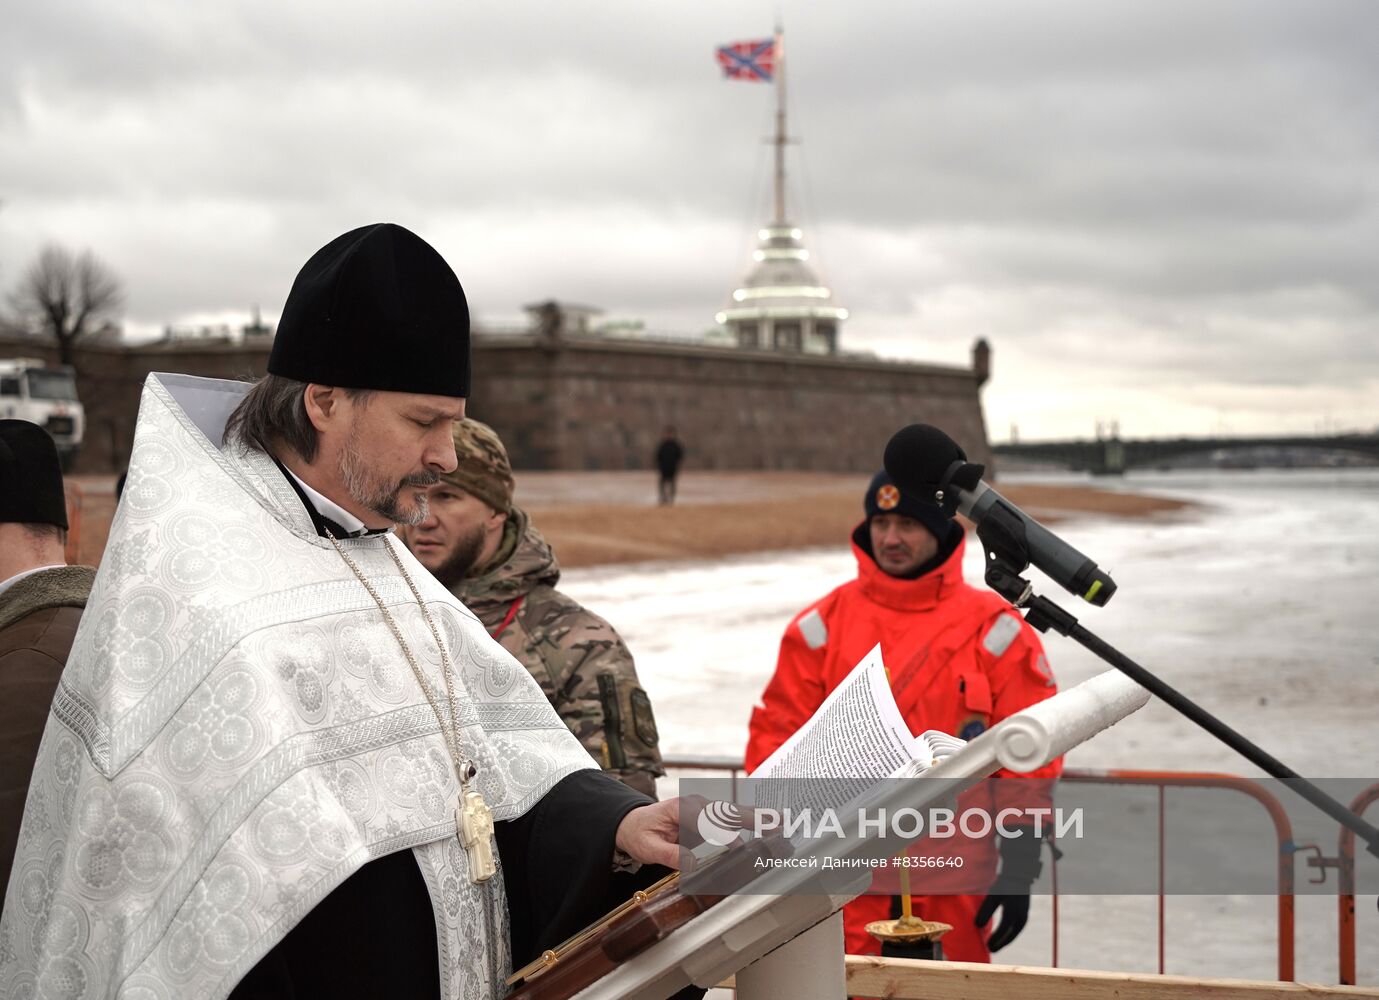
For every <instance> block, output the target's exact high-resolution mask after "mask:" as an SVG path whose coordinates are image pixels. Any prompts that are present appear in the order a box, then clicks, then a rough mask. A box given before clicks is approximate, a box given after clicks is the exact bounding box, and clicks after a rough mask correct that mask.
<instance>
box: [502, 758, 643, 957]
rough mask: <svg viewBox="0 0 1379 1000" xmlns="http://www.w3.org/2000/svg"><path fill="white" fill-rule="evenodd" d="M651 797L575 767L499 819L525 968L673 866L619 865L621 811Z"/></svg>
mask: <svg viewBox="0 0 1379 1000" xmlns="http://www.w3.org/2000/svg"><path fill="white" fill-rule="evenodd" d="M650 804H651V799H649V798H647V797H646V796H645V795H643V794H642V793H641V792H636V791H633V790H632V789H631V788H628V787H627V786H626V785H624V784H623V783H622V782H621V781H618V780H617V779H616V778H614V777H612V776H611V775H608V774H605V773H604V772H602V771H593V770H589V771H576V772H575V773H574V774H572V775H569V776H568V777H567V778H565V779H564V780H563V781H561V782H560V783H559V784H557V785H556V786H555V787H554V788H552V789H551V790H550V791H549V792H547V793H546V795H545V797H544V798H542V800H541V801H540V802H538V803H537V804H536V805H535V806H533V807H532V808H531V809H530V810H528V811H527V813H526V814H525V815H523V816H520V817H518V818H517V819H515V820H512V821H510V822H507V823H498V824H496V836H497V840H498V853H499V856H500V857H501V858H502V860H503V883H504V886H505V887H506V889H507V895H508V914H509V916H510V917H511V918H512V964H513V968H521V967H522V966H524V965H526V964H527V963H528V962H530V961H531V960H532V959H533V958H535V957H536V956H537V955H539V954H541V952H543V951H545V950H546V949H547V948H553V947H555V946H556V945H558V944H559V943H560V942H561V941H564V940H565V939H566V938H568V937H570V936H571V935H572V934H574V933H576V932H577V931H579V930H581V929H582V928H584V927H585V926H587V925H588V924H591V923H593V922H594V921H595V920H597V919H598V918H599V917H601V916H603V915H604V914H605V913H607V912H608V911H609V910H611V909H613V907H615V906H617V905H618V904H619V903H621V902H623V901H624V900H626V899H627V898H628V897H629V896H631V895H632V893H634V892H636V891H637V890H638V889H641V888H644V887H645V886H648V885H650V884H651V883H652V882H655V881H656V880H657V879H659V878H661V877H662V876H663V875H665V874H666V873H667V869H665V868H661V867H658V866H654V865H643V866H642V868H641V869H640V870H639V871H637V872H635V873H615V872H614V871H613V851H614V849H615V847H616V845H615V843H614V838H615V836H616V834H617V832H618V824H620V823H621V822H622V821H623V817H624V816H626V815H627V814H628V813H630V812H631V811H632V810H633V809H636V808H637V807H638V806H645V805H650Z"/></svg>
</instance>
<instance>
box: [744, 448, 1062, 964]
mask: <svg viewBox="0 0 1379 1000" xmlns="http://www.w3.org/2000/svg"><path fill="white" fill-rule="evenodd" d="M864 506H865V510H866V520H865V521H863V522H862V523H861V524H860V525H858V526H857V528H856V530H855V531H853V533H852V551H853V554H854V555H855V556H856V557H857V579H855V580H851V581H849V582H848V583H845V584H843V585H842V586H841V587H839V588H838V589H836V590H834V591H833V592H832V593H831V594H829V595H828V596H827V597H825V598H823V600H821V601H818V602H816V603H815V604H812V605H810V606H809V607H808V608H805V610H804V611H802V612H801V613H800V614H799V615H797V616H796V617H795V619H794V620H793V621H791V623H790V625H789V627H788V628H787V629H786V630H785V636H784V638H782V640H781V645H780V657H779V659H778V661H777V663H776V673H775V675H774V676H773V677H772V678H771V682H770V683H769V684H768V685H767V687H766V692H765V693H764V694H763V695H762V703H761V704H760V705H758V706H757V707H756V709H755V710H754V711H753V712H752V721H751V735H750V739H749V741H748V745H747V770H748V771H749V772H750V771H752V770H753V769H755V768H756V767H757V765H759V764H760V763H761V762H762V761H763V760H765V759H766V758H767V757H768V756H770V755H771V753H772V752H773V751H774V750H775V749H776V748H777V747H778V746H780V745H781V744H782V743H783V742H785V741H786V740H787V739H789V737H790V736H791V735H792V734H793V733H794V732H795V730H796V729H798V728H799V727H800V726H801V725H802V724H803V723H804V722H806V721H807V720H808V719H809V717H810V716H811V715H813V714H814V711H815V710H816V709H817V708H818V707H819V705H820V704H822V703H823V700H824V699H825V698H826V697H827V696H828V694H829V692H830V691H832V690H833V689H834V688H835V687H836V686H837V685H838V684H839V683H840V682H841V681H842V680H843V678H845V677H846V676H847V675H848V672H849V671H850V670H851V669H852V668H853V667H854V666H855V665H856V664H857V662H858V661H859V660H861V659H862V657H863V656H865V655H866V654H867V652H868V651H869V650H870V649H871V648H872V647H873V646H875V645H876V644H877V643H878V642H879V643H881V653H882V657H883V659H884V661H885V663H886V666H887V668H888V669H889V671H890V677H891V688H892V690H893V692H894V694H895V699H896V703H897V704H898V705H899V707H900V711H901V713H902V714H903V715H904V717H905V719H906V721H907V722H908V723H909V725H910V728H911V730H912V731H913V732H914V733H921V732H923V731H924V730H926V729H937V730H941V731H943V732H947V733H953V734H954V735H956V736H960V737H962V738H963V739H967V740H970V739H973V738H975V737H976V736H977V735H978V734H979V733H981V732H982V731H984V730H985V729H986V728H987V727H989V726H991V725H993V724H994V723H997V722H999V721H1000V720H1002V719H1004V718H1006V717H1007V716H1009V715H1013V714H1014V713H1016V712H1018V711H1020V710H1021V709H1023V708H1026V707H1028V706H1029V705H1032V704H1034V703H1035V702H1037V701H1042V700H1043V699H1045V698H1047V697H1049V696H1050V695H1052V694H1054V692H1055V691H1056V690H1057V688H1056V687H1055V685H1054V680H1053V674H1052V673H1051V672H1050V670H1049V665H1048V661H1047V660H1046V659H1045V658H1044V651H1043V647H1042V646H1041V645H1040V643H1039V639H1038V637H1037V636H1036V634H1035V632H1034V630H1033V629H1031V628H1030V627H1029V626H1028V625H1026V624H1025V623H1024V621H1023V620H1022V619H1021V618H1020V617H1019V616H1018V615H1017V614H1016V613H1015V612H1014V611H1012V610H1011V607H1010V605H1009V604H1007V603H1006V602H1005V601H1004V600H1003V599H1002V598H1001V597H999V596H998V595H996V594H994V593H992V592H991V591H988V590H978V589H977V588H975V587H971V586H969V585H967V584H966V583H964V582H963V578H962V558H963V550H964V548H965V545H964V537H965V536H964V532H963V529H962V526H961V525H959V524H957V523H956V522H954V521H952V520H950V519H949V518H947V517H946V516H944V514H943V512H942V511H941V510H939V509H938V507H936V506H934V505H933V504H930V503H922V502H920V501H918V500H916V499H915V498H913V497H911V496H909V495H908V494H905V493H902V492H901V491H900V490H899V489H898V488H897V487H896V486H895V484H894V483H893V482H892V481H891V479H890V477H889V476H887V475H886V473H884V472H879V473H877V474H876V477H875V478H874V479H873V480H872V482H871V485H870V486H869V487H868V488H867V495H866V498H865V501H864ZM1061 770H1062V761H1061V760H1056V761H1054V762H1053V763H1052V764H1050V765H1048V766H1047V767H1044V768H1041V769H1039V770H1038V771H1034V772H1032V773H1031V774H1030V775H1016V774H1013V773H1011V772H1008V771H1001V772H998V773H997V779H994V780H992V781H988V782H986V783H985V784H984V785H983V786H982V787H980V788H977V789H974V790H973V792H970V793H966V794H965V795H964V796H963V799H962V803H961V805H962V808H973V807H974V806H976V807H980V808H983V809H989V810H991V813H990V814H991V816H992V817H993V818H995V817H996V815H997V814H998V813H999V812H1000V810H1002V809H1006V808H1011V807H1014V808H1018V809H1020V810H1022V812H1024V814H1025V815H1027V816H1028V815H1029V813H1028V809H1030V808H1044V807H1051V806H1052V802H1051V794H1050V793H1051V790H1052V785H1053V779H1055V778H1056V777H1057V776H1058V774H1059V773H1060V772H1061ZM1028 778H1033V779H1035V780H1033V781H1028V780H1025V779H1028ZM1005 826H1006V829H1007V830H1008V831H1009V830H1011V828H1012V827H1013V828H1015V829H1016V830H1018V831H1019V832H1020V834H1021V836H1019V837H1013V838H1006V837H1002V838H1001V840H1000V848H999V853H1000V865H999V875H998V874H997V856H996V855H997V848H996V846H995V845H994V844H993V843H992V842H991V839H990V838H985V839H975V840H974V839H963V840H962V841H961V843H955V844H954V845H953V846H952V850H953V851H955V852H961V853H962V855H963V862H964V866H963V867H964V869H965V871H964V872H963V874H962V878H963V880H964V883H965V885H966V886H968V887H969V891H970V887H971V886H973V885H989V886H990V888H989V889H988V890H987V893H986V895H984V896H971V895H966V896H964V895H917V896H915V898H914V910H915V913H916V915H918V916H921V917H923V918H924V919H926V920H937V921H942V922H943V923H947V924H952V925H953V930H952V931H950V932H949V933H948V934H946V935H945V936H944V938H943V950H944V957H945V958H948V959H950V960H953V961H963V962H988V961H990V960H991V954H990V953H991V952H992V951H997V950H999V949H1000V948H1002V947H1004V946H1005V945H1007V944H1009V943H1010V942H1011V941H1012V940H1014V939H1015V936H1016V935H1017V934H1019V933H1020V930H1021V929H1022V928H1023V927H1024V926H1025V921H1026V920H1027V919H1028V916H1029V888H1030V886H1031V885H1032V884H1033V882H1034V880H1035V878H1037V877H1038V874H1039V869H1040V860H1039V852H1040V846H1041V844H1042V840H1041V839H1040V838H1037V837H1035V836H1034V825H1033V820H1032V819H1031V820H1030V821H1029V822H1028V824H1026V825H1021V824H1019V823H1016V822H1010V821H1007V822H1006V823H1005ZM932 843H934V844H938V841H937V840H936V839H935V840H934V841H933V842H932ZM942 851H943V849H942V848H941V847H940V848H937V849H936V853H942ZM974 876H975V877H976V879H977V880H976V881H974ZM931 884H932V883H931ZM892 906H893V900H892V897H891V896H889V895H867V896H861V897H859V898H858V899H856V900H855V901H853V902H852V903H850V904H848V906H847V907H846V909H845V910H844V917H845V928H846V939H847V950H848V952H850V953H852V954H877V953H879V952H880V950H881V946H880V944H879V943H878V942H877V941H876V940H875V939H874V938H872V937H871V936H870V935H869V934H867V933H866V925H867V924H868V923H869V922H871V921H873V920H885V919H887V918H888V917H890V916H892ZM997 910H1000V919H999V922H998V923H997V925H996V927H995V930H994V931H993V930H991V929H990V927H989V925H990V923H991V920H992V918H993V916H994V915H995V914H996V911H997Z"/></svg>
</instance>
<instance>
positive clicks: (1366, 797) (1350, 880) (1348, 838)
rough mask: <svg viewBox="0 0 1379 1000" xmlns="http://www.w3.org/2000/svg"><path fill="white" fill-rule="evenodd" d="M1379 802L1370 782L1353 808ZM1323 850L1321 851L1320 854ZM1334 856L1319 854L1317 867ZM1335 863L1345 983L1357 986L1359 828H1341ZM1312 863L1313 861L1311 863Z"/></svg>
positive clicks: (1361, 812) (1377, 791)
mask: <svg viewBox="0 0 1379 1000" xmlns="http://www.w3.org/2000/svg"><path fill="white" fill-rule="evenodd" d="M1375 802H1379V785H1370V786H1369V787H1368V788H1366V789H1365V790H1364V791H1363V792H1361V793H1360V794H1359V795H1357V796H1356V797H1355V801H1354V802H1352V803H1351V804H1350V811H1351V812H1353V813H1354V814H1355V815H1356V816H1363V815H1364V813H1365V810H1366V809H1368V808H1369V807H1370V806H1371V805H1373V804H1374V803H1375ZM1320 853H1321V852H1320V851H1319V852H1318V854H1320ZM1331 860H1332V859H1330V858H1323V857H1318V858H1317V859H1315V864H1314V866H1315V867H1318V868H1322V869H1323V870H1324V869H1325V868H1326V867H1328V862H1330V861H1331ZM1334 860H1335V865H1336V869H1337V875H1338V877H1339V880H1340V884H1341V893H1340V895H1339V896H1338V897H1337V898H1336V904H1337V907H1338V909H1339V911H1340V913H1339V917H1340V919H1339V921H1338V926H1339V935H1338V936H1339V938H1340V942H1339V945H1340V947H1339V951H1340V966H1341V977H1340V981H1341V984H1342V985H1346V986H1353V985H1355V831H1354V830H1352V829H1350V828H1349V827H1342V828H1341V837H1340V842H1339V844H1337V848H1336V858H1335V859H1334ZM1309 863H1313V862H1310V861H1309ZM1323 877H1325V872H1324V871H1323Z"/></svg>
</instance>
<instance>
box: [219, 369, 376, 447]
mask: <svg viewBox="0 0 1379 1000" xmlns="http://www.w3.org/2000/svg"><path fill="white" fill-rule="evenodd" d="M306 387H307V383H306V382H298V381H297V380H296V379H291V378H283V377H282V376H281V375H265V376H264V377H263V378H261V379H259V380H258V381H257V382H255V383H254V387H253V388H252V389H250V390H249V391H248V392H247V393H245V395H244V398H243V399H241V400H240V401H239V405H238V406H236V407H235V410H234V412H233V413H231V414H230V419H229V420H227V421H226V422H225V440H226V441H230V440H232V439H233V440H237V441H238V443H239V445H240V447H244V448H257V449H258V450H259V451H263V452H267V453H268V454H270V455H271V454H273V452H274V450H275V449H277V448H278V447H280V446H284V445H285V446H287V447H288V448H291V449H292V450H293V451H295V452H296V453H297V454H298V455H300V456H302V459H303V460H305V461H307V462H313V461H315V460H316V448H317V445H318V444H319V443H320V434H319V433H318V432H317V430H316V425H315V424H313V423H312V422H311V417H309V416H308V415H307V412H306ZM343 391H344V393H345V394H346V395H347V396H349V397H350V399H352V400H354V401H355V402H360V401H362V400H365V399H367V398H368V397H369V396H370V395H371V394H372V392H373V390H371V389H345V390H343Z"/></svg>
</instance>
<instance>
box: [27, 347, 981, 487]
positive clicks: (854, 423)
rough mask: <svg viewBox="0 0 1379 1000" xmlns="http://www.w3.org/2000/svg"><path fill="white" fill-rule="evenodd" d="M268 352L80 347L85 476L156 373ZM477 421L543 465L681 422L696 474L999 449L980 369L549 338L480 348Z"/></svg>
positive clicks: (639, 446) (617, 460) (128, 440)
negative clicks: (909, 438) (901, 448)
mask: <svg viewBox="0 0 1379 1000" xmlns="http://www.w3.org/2000/svg"><path fill="white" fill-rule="evenodd" d="M14 356H23V357H44V358H45V360H48V361H53V360H55V358H54V354H53V352H52V351H51V350H49V349H46V348H44V347H42V346H41V345H35V342H34V341H32V340H22V341H17V340H0V357H14ZM267 360H268V347H267V345H253V346H237V345H233V346H232V345H224V344H205V345H198V344H195V343H186V342H182V343H177V344H155V345H148V346H142V347H133V348H123V347H109V346H103V345H91V346H88V347H84V348H81V349H79V350H78V355H77V368H78V391H79V392H80V395H81V399H82V402H83V403H84V404H85V406H86V409H87V432H86V441H85V443H84V446H83V448H82V452H81V454H80V456H79V457H78V459H77V463H76V466H75V469H74V471H79V472H111V471H118V470H120V469H123V468H124V467H125V464H126V463H127V462H128V458H129V451H130V447H131V444H132V441H133V433H134V418H135V414H136V412H137V409H138V401H139V391H140V387H141V385H142V383H143V380H144V377H145V376H146V375H147V374H148V373H149V372H151V371H175V372H184V373H187V374H193V375H203V376H206V377H210V378H244V377H251V376H257V375H261V374H262V373H263V371H264V369H265V366H266V364H267ZM474 370H475V378H474V383H475V388H474V395H473V396H472V397H471V399H470V405H469V412H470V414H471V415H472V416H474V417H477V418H478V419H480V420H484V421H486V422H488V423H490V424H492V425H493V426H494V428H495V429H497V431H498V432H499V434H501V435H502V436H503V439H504V440H505V441H506V442H507V445H508V448H509V450H510V452H511V453H512V459H513V464H514V465H515V466H516V467H518V468H519V469H520V468H528V469H636V468H648V467H649V466H650V461H651V453H652V451H653V450H654V449H655V447H656V443H657V442H658V441H659V439H660V435H661V430H662V428H663V427H664V426H665V425H667V424H673V425H675V427H676V428H677V429H678V431H679V434H680V437H681V439H682V440H683V441H684V442H685V444H686V447H687V449H688V457H687V459H686V466H687V467H688V468H691V469H695V468H699V469H809V470H819V471H857V472H865V471H870V470H872V469H874V468H877V467H879V465H880V461H881V453H882V450H883V448H884V446H885V443H886V441H887V439H888V438H889V437H890V435H891V434H892V433H893V432H894V431H895V430H897V429H898V428H900V427H901V426H903V425H905V424H907V423H913V422H917V421H922V422H925V423H932V424H935V425H937V426H939V427H942V428H944V429H945V430H946V431H948V433H949V434H951V435H952V436H953V437H954V438H955V439H956V440H957V441H958V442H959V443H960V444H961V445H962V446H963V447H964V448H965V449H966V451H967V453H968V456H969V457H971V458H972V459H973V460H975V461H979V462H984V463H986V464H987V465H988V467H990V464H991V451H990V447H989V445H988V443H987V436H986V426H985V421H984V419H983V416H982V408H981V400H980V395H979V389H980V382H981V379H980V377H979V375H978V374H977V372H975V371H973V370H972V369H966V368H950V367H938V366H932V365H917V364H901V363H896V362H888V361H879V360H875V359H866V358H856V357H846V356H845V357H841V358H825V357H815V356H799V355H797V356H789V355H780V354H775V353H770V352H745V351H740V350H728V349H722V348H700V347H694V346H682V345H661V344H646V343H636V342H623V341H606V340H605V341H596V340H565V341H557V342H551V341H547V340H542V339H540V338H537V337H512V338H482V337H480V338H476V342H475V347H474Z"/></svg>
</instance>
